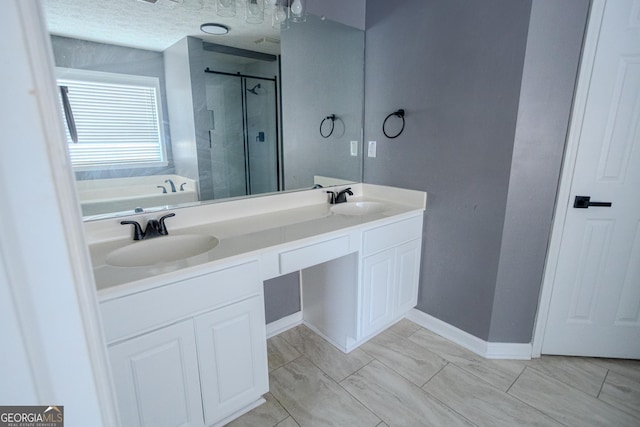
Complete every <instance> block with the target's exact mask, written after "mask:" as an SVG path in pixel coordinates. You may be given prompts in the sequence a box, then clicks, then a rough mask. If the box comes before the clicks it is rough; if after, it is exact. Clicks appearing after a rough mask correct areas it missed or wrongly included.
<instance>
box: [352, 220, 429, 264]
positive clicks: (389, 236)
mask: <svg viewBox="0 0 640 427" xmlns="http://www.w3.org/2000/svg"><path fill="white" fill-rule="evenodd" d="M362 234H363V245H362V252H363V255H364V256H366V255H370V254H373V253H376V252H379V251H382V250H384V249H387V248H390V247H392V246H397V245H399V244H402V243H405V242H408V241H409V240H413V239H416V238H419V237H422V216H416V217H414V218H409V219H405V220H403V221H398V222H394V223H393V224H389V225H383V226H380V227H377V228H374V229H372V230H367V231H365V232H364V233H362Z"/></svg>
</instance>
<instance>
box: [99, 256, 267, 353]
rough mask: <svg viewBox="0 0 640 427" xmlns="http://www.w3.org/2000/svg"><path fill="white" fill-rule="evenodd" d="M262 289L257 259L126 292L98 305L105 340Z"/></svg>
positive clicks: (149, 327) (142, 329) (153, 326)
mask: <svg viewBox="0 0 640 427" xmlns="http://www.w3.org/2000/svg"><path fill="white" fill-rule="evenodd" d="M261 292H262V281H261V279H260V269H259V266H258V262H257V261H254V262H250V263H247V264H242V265H237V266H234V267H230V268H225V269H223V270H218V271H214V272H212V273H209V274H204V275H202V276H198V277H194V278H191V279H187V280H182V281H179V282H174V283H169V284H167V285H164V286H158V287H157V288H154V289H150V290H148V291H145V292H140V293H137V294H133V295H127V296H125V297H122V298H118V299H115V300H111V301H105V302H103V303H101V304H100V311H101V313H102V319H103V325H104V330H105V335H106V337H107V342H112V341H115V340H117V339H121V338H125V337H129V336H132V335H136V334H138V333H141V332H145V331H147V330H150V329H153V328H155V327H158V326H160V325H163V324H166V323H168V322H171V321H174V320H178V319H181V318H184V317H188V316H192V315H193V314H194V313H197V312H199V311H203V310H207V309H212V308H216V307H220V306H223V305H225V304H228V303H230V302H233V301H238V300H240V299H243V298H246V297H248V296H251V295H256V294H259V293H261Z"/></svg>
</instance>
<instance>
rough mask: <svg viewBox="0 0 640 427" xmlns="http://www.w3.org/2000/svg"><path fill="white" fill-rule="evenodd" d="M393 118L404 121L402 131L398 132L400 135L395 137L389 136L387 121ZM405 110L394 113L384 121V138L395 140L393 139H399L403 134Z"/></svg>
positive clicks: (397, 134)
mask: <svg viewBox="0 0 640 427" xmlns="http://www.w3.org/2000/svg"><path fill="white" fill-rule="evenodd" d="M391 117H398V118H400V119H402V127H401V128H400V131H398V133H396V134H395V135H389V134H388V133H387V129H386V128H387V121H388V120H389V119H390V118H391ZM404 124H405V122H404V109H399V110H397V111H394V112H393V113H391V114H389V115H388V116H387V118H386V119H384V122H382V133H384V136H386V137H387V138H389V139H393V138H397V137H399V136H400V134H401V133H402V131H404Z"/></svg>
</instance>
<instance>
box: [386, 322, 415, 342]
mask: <svg viewBox="0 0 640 427" xmlns="http://www.w3.org/2000/svg"><path fill="white" fill-rule="evenodd" d="M420 329H422V327H421V326H420V325H417V324H415V323H413V322H412V321H411V320H408V319H402V320H400V321H399V322H397V323H394V324H393V325H391V327H389V329H388V330H390V331H393V332H395V333H396V334H398V335H400V336H402V337H404V338H408V337H409V335H411V334H413V333H415V332H417V331H419V330H420Z"/></svg>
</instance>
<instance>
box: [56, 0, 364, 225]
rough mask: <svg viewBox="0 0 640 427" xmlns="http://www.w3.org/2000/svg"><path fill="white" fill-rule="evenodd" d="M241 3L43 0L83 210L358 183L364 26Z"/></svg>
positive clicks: (128, 209) (101, 213)
mask: <svg viewBox="0 0 640 427" xmlns="http://www.w3.org/2000/svg"><path fill="white" fill-rule="evenodd" d="M227 3H231V4H232V3H233V2H227ZM271 3H275V4H271ZM248 5H250V6H251V7H252V8H253V12H255V7H256V5H258V6H260V7H264V8H263V9H262V12H263V18H262V22H259V23H248V22H247V20H248V19H247V18H248V15H246V11H245V9H246V8H247V6H248ZM235 6H236V15H235V16H231V17H221V16H219V15H218V12H217V7H216V2H215V1H214V0H156V1H155V2H154V1H146V0H111V1H110V2H106V3H105V2H100V3H98V2H86V1H84V0H46V2H45V11H46V14H47V21H48V25H49V30H50V33H51V41H52V46H53V52H54V58H55V63H56V67H57V75H56V77H57V79H58V85H59V87H60V94H61V96H60V98H61V110H62V111H63V117H65V120H66V123H65V128H66V129H67V140H68V146H69V153H70V158H71V161H72V164H73V168H74V172H75V175H76V181H77V187H78V194H79V198H80V201H81V204H82V211H83V215H85V217H92V216H93V217H94V218H98V217H99V218H104V217H106V216H112V215H126V214H131V213H132V212H133V211H134V210H136V209H139V208H142V209H144V210H145V211H146V210H148V209H153V210H161V209H169V208H175V207H178V206H183V205H185V204H193V203H200V202H207V201H217V200H222V199H225V198H229V197H246V196H253V195H259V194H266V193H273V192H275V191H283V190H299V189H305V188H312V187H313V186H314V185H322V186H329V185H336V184H342V183H349V182H357V181H361V179H362V139H361V134H362V120H363V115H362V108H363V99H362V98H363V92H364V86H363V64H364V33H363V31H361V30H358V29H355V28H352V27H348V26H346V25H343V24H339V23H336V22H332V21H330V20H325V19H322V18H319V17H316V16H313V15H308V16H305V19H303V20H302V21H303V22H290V21H289V20H286V21H284V22H283V21H282V14H281V13H280V14H279V13H278V11H280V12H283V11H285V12H286V13H288V11H287V8H286V7H285V6H286V3H281V2H280V1H277V2H266V3H262V2H255V1H253V0H245V1H236V2H235ZM276 17H278V19H277V20H276V19H275V18H276ZM252 19H253V20H254V21H255V17H253V18H252ZM203 23H220V24H222V25H224V26H226V27H227V28H228V29H229V33H228V34H225V35H209V34H205V33H203V32H201V31H200V26H201V25H202V24H203ZM281 28H282V30H281ZM329 118H330V119H329ZM75 133H77V138H76V137H75V135H74V134H75ZM76 141H77V142H76Z"/></svg>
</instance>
